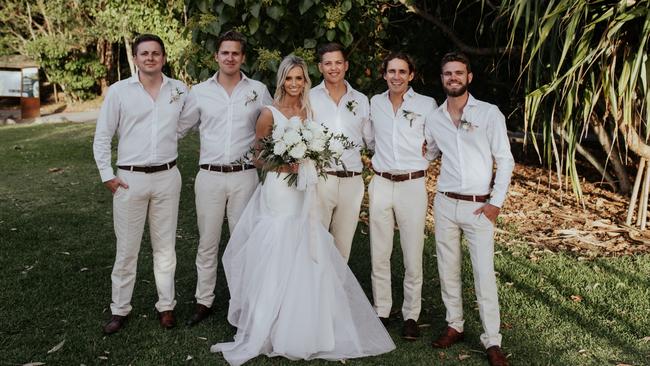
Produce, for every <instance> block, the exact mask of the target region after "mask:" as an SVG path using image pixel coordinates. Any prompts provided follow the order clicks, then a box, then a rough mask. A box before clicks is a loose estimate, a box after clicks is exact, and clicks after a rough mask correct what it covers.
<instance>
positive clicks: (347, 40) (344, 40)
mask: <svg viewBox="0 0 650 366" xmlns="http://www.w3.org/2000/svg"><path fill="white" fill-rule="evenodd" d="M339 39H340V40H341V44H343V46H345V47H348V46H349V45H351V44H352V41H353V40H354V37H352V34H350V33H345V34H342V35H341V36H340V37H339Z"/></svg>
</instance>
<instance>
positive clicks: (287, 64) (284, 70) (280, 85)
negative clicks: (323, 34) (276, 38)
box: [274, 54, 312, 119]
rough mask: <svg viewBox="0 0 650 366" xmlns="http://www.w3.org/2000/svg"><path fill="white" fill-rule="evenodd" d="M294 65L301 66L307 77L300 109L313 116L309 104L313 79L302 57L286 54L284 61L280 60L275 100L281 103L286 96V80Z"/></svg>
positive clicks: (301, 95)
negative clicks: (310, 77)
mask: <svg viewBox="0 0 650 366" xmlns="http://www.w3.org/2000/svg"><path fill="white" fill-rule="evenodd" d="M294 67H300V68H301V69H302V74H303V75H304V77H305V87H304V88H303V90H302V92H301V93H300V105H301V106H302V107H301V108H300V111H301V112H302V111H305V114H306V115H307V118H310V119H311V118H312V110H311V105H310V104H309V90H311V80H310V79H309V71H308V70H307V63H305V60H303V59H302V58H300V57H298V56H296V55H294V54H291V55H288V56H286V57H285V58H284V59H282V62H280V66H278V78H277V80H276V84H275V96H274V99H275V102H276V103H278V104H280V101H281V100H282V98H284V95H285V94H286V92H285V91H284V81H285V79H286V78H287V74H289V71H291V69H293V68H294Z"/></svg>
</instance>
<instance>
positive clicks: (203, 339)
mask: <svg viewBox="0 0 650 366" xmlns="http://www.w3.org/2000/svg"><path fill="white" fill-rule="evenodd" d="M196 338H198V339H200V340H202V341H207V340H208V339H207V338H205V337H196Z"/></svg>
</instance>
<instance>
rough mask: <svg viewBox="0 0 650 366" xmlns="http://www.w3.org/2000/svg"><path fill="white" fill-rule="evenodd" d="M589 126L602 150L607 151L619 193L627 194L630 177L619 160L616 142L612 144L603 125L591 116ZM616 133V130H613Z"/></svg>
mask: <svg viewBox="0 0 650 366" xmlns="http://www.w3.org/2000/svg"><path fill="white" fill-rule="evenodd" d="M591 126H592V127H593V129H594V132H595V133H596V136H597V137H598V142H600V145H601V146H602V147H603V150H605V152H606V153H607V157H608V159H609V161H611V162H612V168H613V169H614V174H616V178H618V185H619V188H620V189H621V193H622V194H624V195H627V194H629V193H630V187H631V185H630V178H629V177H628V175H627V170H626V169H625V165H624V164H623V161H622V160H621V155H620V153H619V150H618V147H617V146H616V144H612V141H611V140H610V138H609V135H608V134H607V131H606V130H605V126H603V124H602V123H601V121H599V120H598V119H596V118H593V119H592V121H591ZM615 133H616V131H615Z"/></svg>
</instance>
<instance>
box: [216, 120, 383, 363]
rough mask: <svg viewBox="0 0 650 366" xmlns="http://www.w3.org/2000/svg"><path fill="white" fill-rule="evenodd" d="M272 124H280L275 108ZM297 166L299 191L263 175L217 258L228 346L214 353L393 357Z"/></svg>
mask: <svg viewBox="0 0 650 366" xmlns="http://www.w3.org/2000/svg"><path fill="white" fill-rule="evenodd" d="M269 109H270V110H271V111H272V112H273V118H274V121H276V122H277V121H279V120H280V119H283V120H284V121H286V117H285V116H284V115H283V114H282V113H281V112H279V111H278V110H277V109H275V108H273V107H269ZM310 163H311V162H306V163H302V164H301V165H300V168H299V169H300V172H299V179H298V188H297V187H289V186H288V185H287V182H286V180H284V178H285V177H286V176H287V174H286V173H280V174H278V173H275V172H269V173H268V175H267V176H266V179H265V180H264V182H263V184H260V185H259V186H258V187H257V189H256V191H255V193H254V194H253V196H252V198H251V200H250V201H249V203H248V205H247V206H246V209H245V210H244V212H243V214H242V216H241V218H240V219H239V221H238V223H237V226H236V228H235V230H234V231H233V233H232V235H231V238H230V241H229V242H228V245H227V247H226V251H225V253H224V256H223V265H224V270H225V273H226V278H227V281H228V288H229V289H230V296H231V299H230V307H229V309H228V321H229V322H230V323H231V324H232V325H233V326H235V327H237V334H236V335H235V339H234V341H233V342H228V343H218V344H215V345H213V346H212V347H211V348H210V350H211V351H212V352H221V353H223V356H224V358H225V359H226V361H228V363H229V364H230V365H241V364H243V363H245V362H246V361H248V360H250V359H252V358H254V357H256V356H258V355H260V354H264V355H267V356H271V357H272V356H283V357H286V358H289V359H292V360H296V359H305V360H310V359H315V358H320V359H326V360H341V359H349V358H356V357H364V356H373V355H378V354H381V353H385V352H389V351H391V350H393V349H395V344H394V343H393V341H392V339H391V338H390V335H389V334H388V332H387V331H386V329H385V328H384V326H383V325H382V324H381V322H380V321H379V319H378V318H377V315H376V313H375V311H374V310H373V308H372V306H371V305H370V303H369V302H368V299H367V297H366V295H365V294H364V292H363V290H362V289H361V286H360V285H359V283H358V282H357V280H356V278H355V277H354V274H353V273H352V271H350V269H349V268H348V266H347V265H346V263H345V262H344V261H343V259H342V258H341V256H340V254H339V252H338V250H337V249H336V247H335V246H334V242H333V240H334V239H333V238H332V236H331V235H330V234H329V232H328V231H327V230H326V229H325V227H324V226H323V225H322V224H321V223H320V219H319V218H318V208H317V207H316V205H317V204H318V202H317V194H316V182H317V176H316V171H315V169H314V168H313V164H310Z"/></svg>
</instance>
